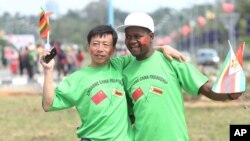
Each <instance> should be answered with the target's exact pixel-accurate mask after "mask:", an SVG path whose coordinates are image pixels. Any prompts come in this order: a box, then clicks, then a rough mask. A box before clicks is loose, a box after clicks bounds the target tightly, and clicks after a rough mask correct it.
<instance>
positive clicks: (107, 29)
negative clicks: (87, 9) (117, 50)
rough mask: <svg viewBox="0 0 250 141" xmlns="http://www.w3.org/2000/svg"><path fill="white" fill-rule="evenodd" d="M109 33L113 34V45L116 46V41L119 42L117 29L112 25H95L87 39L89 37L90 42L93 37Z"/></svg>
mask: <svg viewBox="0 0 250 141" xmlns="http://www.w3.org/2000/svg"><path fill="white" fill-rule="evenodd" d="M107 34H111V35H112V38H113V46H114V47H115V45H116V43H117V39H118V36H117V32H116V31H115V29H114V28H113V27H112V26H111V25H98V26H96V27H94V28H93V29H91V30H90V31H89V33H88V36H87V39H88V43H89V44H90V40H91V38H92V37H94V36H96V35H99V36H100V37H102V36H104V35H107Z"/></svg>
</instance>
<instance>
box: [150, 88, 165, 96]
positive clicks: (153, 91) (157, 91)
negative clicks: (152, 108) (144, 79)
mask: <svg viewBox="0 0 250 141" xmlns="http://www.w3.org/2000/svg"><path fill="white" fill-rule="evenodd" d="M150 92H151V93H154V94H158V95H162V93H163V90H162V89H160V88H157V87H154V86H151V87H150Z"/></svg>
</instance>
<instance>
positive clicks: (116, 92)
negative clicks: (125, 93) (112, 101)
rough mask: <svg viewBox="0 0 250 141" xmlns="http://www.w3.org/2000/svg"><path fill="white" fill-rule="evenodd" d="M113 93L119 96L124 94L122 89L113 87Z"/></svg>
mask: <svg viewBox="0 0 250 141" xmlns="http://www.w3.org/2000/svg"><path fill="white" fill-rule="evenodd" d="M112 92H113V94H115V95H117V96H122V92H121V91H118V90H116V89H113V91H112Z"/></svg>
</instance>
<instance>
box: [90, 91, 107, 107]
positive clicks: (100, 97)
mask: <svg viewBox="0 0 250 141" xmlns="http://www.w3.org/2000/svg"><path fill="white" fill-rule="evenodd" d="M106 97H107V96H106V95H105V93H104V92H103V91H102V90H101V91H99V92H97V93H96V94H95V95H94V96H93V97H92V101H93V102H94V103H95V104H96V105H98V104H99V103H100V102H102V101H103V100H104V99H105V98H106Z"/></svg>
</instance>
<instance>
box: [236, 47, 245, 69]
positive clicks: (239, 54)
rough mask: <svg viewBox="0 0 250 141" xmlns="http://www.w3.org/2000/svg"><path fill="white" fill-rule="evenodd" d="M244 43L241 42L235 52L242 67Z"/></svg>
mask: <svg viewBox="0 0 250 141" xmlns="http://www.w3.org/2000/svg"><path fill="white" fill-rule="evenodd" d="M244 48H245V43H241V44H240V45H239V47H238V49H237V51H236V53H235V55H236V58H237V59H238V61H239V63H240V65H241V67H243V55H244Z"/></svg>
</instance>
